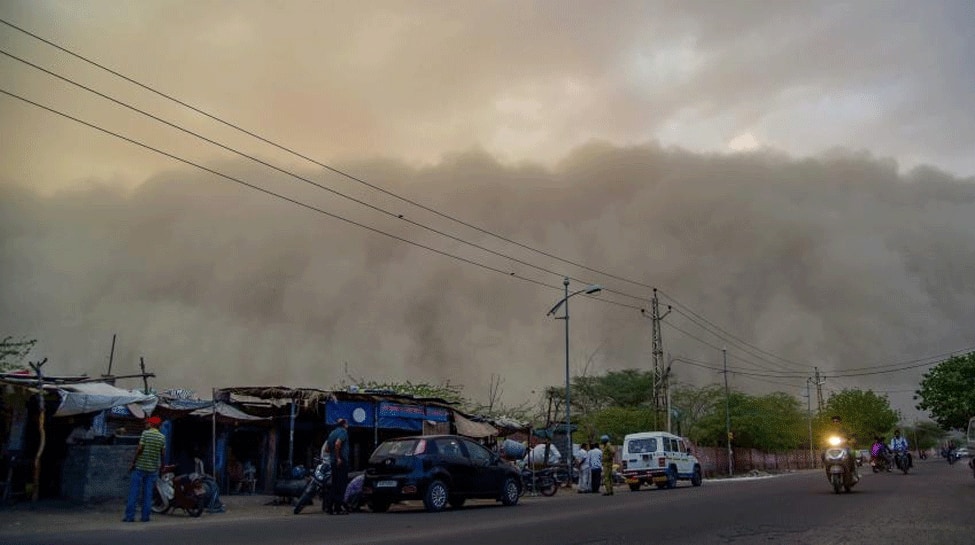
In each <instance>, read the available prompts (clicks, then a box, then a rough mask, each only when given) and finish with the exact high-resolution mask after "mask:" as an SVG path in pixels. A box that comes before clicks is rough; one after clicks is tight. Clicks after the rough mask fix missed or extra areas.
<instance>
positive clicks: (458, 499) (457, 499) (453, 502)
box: [447, 495, 467, 509]
mask: <svg viewBox="0 0 975 545" xmlns="http://www.w3.org/2000/svg"><path fill="white" fill-rule="evenodd" d="M465 501H467V498H465V497H464V496H456V495H455V496H451V497H450V498H448V499H447V502H448V503H449V504H450V506H451V507H453V508H454V509H460V508H461V507H463V506H464V502H465Z"/></svg>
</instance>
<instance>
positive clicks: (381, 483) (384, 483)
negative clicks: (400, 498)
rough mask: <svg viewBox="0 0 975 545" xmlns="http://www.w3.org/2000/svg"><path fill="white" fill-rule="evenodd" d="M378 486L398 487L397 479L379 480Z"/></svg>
mask: <svg viewBox="0 0 975 545" xmlns="http://www.w3.org/2000/svg"><path fill="white" fill-rule="evenodd" d="M376 488H396V481H379V482H377V483H376Z"/></svg>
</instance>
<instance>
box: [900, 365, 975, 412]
mask: <svg viewBox="0 0 975 545" xmlns="http://www.w3.org/2000/svg"><path fill="white" fill-rule="evenodd" d="M914 399H915V400H918V399H920V403H918V404H917V408H918V410H922V411H928V412H929V413H930V414H931V417H932V418H934V421H935V422H937V423H938V424H939V425H940V426H941V427H942V428H945V429H950V428H964V427H965V426H967V425H968V419H969V418H971V417H972V416H975V352H970V353H968V354H966V355H964V356H954V357H952V358H950V359H948V360H945V361H943V362H941V363H939V364H938V365H937V366H935V367H934V368H933V369H931V370H930V371H928V372H927V373H925V374H924V378H923V379H922V380H921V389H920V390H918V391H917V392H915V396H914Z"/></svg>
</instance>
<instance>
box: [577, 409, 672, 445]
mask: <svg viewBox="0 0 975 545" xmlns="http://www.w3.org/2000/svg"><path fill="white" fill-rule="evenodd" d="M581 428H582V430H583V433H584V434H585V436H584V437H580V436H579V432H576V434H575V435H574V436H573V440H575V441H577V442H578V441H597V440H598V439H599V437H600V436H601V435H603V434H606V435H609V436H610V438H611V440H612V442H613V444H615V445H619V444H620V443H622V442H623V437H625V436H626V435H627V434H629V433H637V432H641V431H650V430H652V429H653V411H650V410H648V409H646V408H638V407H607V408H605V409H602V410H600V411H597V412H595V413H592V414H589V415H587V416H586V417H585V418H584V421H583V423H582V426H581Z"/></svg>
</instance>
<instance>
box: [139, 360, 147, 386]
mask: <svg viewBox="0 0 975 545" xmlns="http://www.w3.org/2000/svg"><path fill="white" fill-rule="evenodd" d="M139 369H141V370H142V393H144V394H146V395H149V375H147V374H146V360H145V359H143V357H142V356H139Z"/></svg>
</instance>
